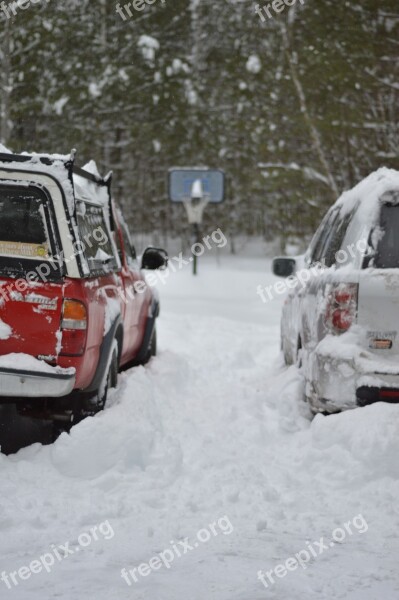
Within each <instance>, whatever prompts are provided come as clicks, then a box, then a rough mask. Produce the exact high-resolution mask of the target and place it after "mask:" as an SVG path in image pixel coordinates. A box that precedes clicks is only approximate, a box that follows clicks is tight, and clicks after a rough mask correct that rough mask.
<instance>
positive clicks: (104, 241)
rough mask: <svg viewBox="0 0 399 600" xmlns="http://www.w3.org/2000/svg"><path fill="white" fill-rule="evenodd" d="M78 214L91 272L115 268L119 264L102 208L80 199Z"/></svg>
mask: <svg viewBox="0 0 399 600" xmlns="http://www.w3.org/2000/svg"><path fill="white" fill-rule="evenodd" d="M76 214H77V222H78V229H79V233H80V238H81V242H82V244H83V248H84V255H85V257H86V260H87V262H88V265H89V268H90V272H91V273H93V274H96V273H97V272H99V271H105V272H107V271H110V270H114V269H115V268H116V266H117V264H116V260H115V256H114V251H113V247H112V244H111V240H110V237H109V232H108V227H107V225H106V223H105V218H104V214H103V211H102V208H101V207H100V206H94V205H92V204H88V203H86V202H82V201H80V202H78V204H77V211H76Z"/></svg>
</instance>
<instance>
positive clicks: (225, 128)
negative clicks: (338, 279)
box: [0, 0, 399, 251]
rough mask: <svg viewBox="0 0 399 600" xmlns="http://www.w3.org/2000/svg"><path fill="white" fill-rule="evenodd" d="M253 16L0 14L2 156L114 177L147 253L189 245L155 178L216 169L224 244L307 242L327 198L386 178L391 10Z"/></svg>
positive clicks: (217, 7) (38, 7)
mask: <svg viewBox="0 0 399 600" xmlns="http://www.w3.org/2000/svg"><path fill="white" fill-rule="evenodd" d="M122 4H124V2H123V3H122ZM260 4H261V6H262V5H263V4H266V2H265V1H264V2H263V0H260ZM254 6H255V3H254V2H252V1H247V0H243V1H233V0H231V1H229V0H217V1H216V0H213V1H211V0H167V2H166V3H165V4H162V3H161V2H160V1H159V0H158V2H156V3H155V4H153V5H152V6H147V7H146V9H145V11H143V12H136V11H133V13H134V15H133V17H132V18H128V19H127V20H126V21H123V20H122V18H121V17H120V16H119V15H118V14H117V13H116V11H115V7H116V2H114V0H96V1H93V0H91V1H89V0H79V1H76V0H63V1H62V2H61V1H60V0H49V2H48V3H47V2H42V3H38V4H32V5H31V6H30V7H29V9H27V10H18V14H17V15H16V16H15V17H14V18H13V19H6V17H5V16H4V14H2V18H1V24H0V26H1V33H0V36H1V37H0V56H1V63H2V67H1V73H0V102H1V113H0V138H1V142H2V143H3V144H5V145H8V146H9V147H11V148H12V149H13V150H14V151H23V150H26V151H43V152H56V153H67V152H69V151H70V149H71V148H77V149H78V163H79V164H81V165H82V164H84V163H85V162H87V160H89V159H91V158H94V159H95V160H96V161H97V163H98V165H99V167H100V169H101V170H102V172H105V171H108V170H109V169H112V170H113V171H114V188H113V189H114V194H115V197H116V198H117V200H118V201H119V203H120V204H121V205H122V206H123V209H124V212H125V213H126V216H127V219H128V221H129V223H130V226H131V227H132V229H133V230H134V231H135V232H142V233H147V232H148V233H151V234H152V236H153V237H154V239H155V241H156V240H158V239H159V242H160V243H161V242H162V243H166V242H167V240H168V238H172V237H177V236H181V235H184V233H185V231H187V224H186V219H185V218H180V217H181V216H183V208H182V207H180V206H177V207H171V206H170V204H169V202H168V199H167V186H166V177H167V170H168V168H169V167H171V166H188V165H203V164H206V165H208V166H212V167H219V168H222V169H224V170H225V171H226V174H227V180H228V189H227V199H226V202H225V204H224V205H222V206H220V207H213V208H212V209H211V210H208V213H207V216H206V219H208V220H209V224H210V223H211V222H212V227H213V226H215V225H216V226H218V227H221V228H222V229H223V231H224V232H225V233H226V235H229V237H230V239H231V240H232V242H233V244H232V250H233V251H234V250H235V248H234V240H235V239H236V238H237V236H249V237H251V236H262V237H263V238H264V239H265V240H272V239H276V240H279V243H280V245H281V250H284V248H285V246H286V244H287V242H288V241H292V240H297V239H305V238H306V237H307V236H308V235H309V233H310V232H311V231H312V230H313V229H314V227H315V226H316V225H317V224H318V221H319V219H320V217H321V214H322V213H323V212H324V211H325V209H326V208H327V207H328V206H329V205H330V204H331V203H332V201H333V200H334V199H335V198H336V196H337V194H338V193H339V192H340V191H342V190H344V189H346V188H348V187H351V186H352V185H354V184H355V183H356V182H357V181H359V180H360V179H361V178H362V177H364V176H365V175H367V174H368V173H369V172H370V171H371V170H374V169H376V168H378V167H380V166H383V165H386V166H390V167H395V168H399V161H398V154H399V127H398V114H399V104H398V99H399V61H398V52H399V7H398V3H397V0H355V1H352V2H346V1H343V0H342V1H341V2H337V1H336V0H305V4H304V6H301V5H300V4H299V3H298V4H297V6H294V7H293V8H292V9H288V8H287V9H286V10H285V11H284V12H283V13H282V14H279V15H276V16H275V18H274V19H273V20H267V22H265V23H262V22H261V20H260V19H259V17H258V16H257V15H256V14H255V11H254ZM204 228H206V222H205V225H204Z"/></svg>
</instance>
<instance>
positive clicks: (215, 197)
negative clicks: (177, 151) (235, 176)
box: [169, 168, 224, 204]
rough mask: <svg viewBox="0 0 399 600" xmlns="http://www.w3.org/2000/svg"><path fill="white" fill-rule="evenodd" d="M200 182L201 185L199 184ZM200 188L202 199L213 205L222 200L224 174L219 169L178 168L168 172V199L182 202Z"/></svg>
mask: <svg viewBox="0 0 399 600" xmlns="http://www.w3.org/2000/svg"><path fill="white" fill-rule="evenodd" d="M199 182H201V184H200V183H199ZM201 187H202V192H203V194H204V197H205V198H207V200H208V202H213V203H215V204H217V203H219V202H223V200H224V173H223V171H221V170H219V169H207V168H180V169H177V168H176V169H170V170H169V199H170V200H171V201H172V202H184V201H185V200H189V199H191V198H192V195H193V191H194V194H196V193H197V192H198V190H199V189H201Z"/></svg>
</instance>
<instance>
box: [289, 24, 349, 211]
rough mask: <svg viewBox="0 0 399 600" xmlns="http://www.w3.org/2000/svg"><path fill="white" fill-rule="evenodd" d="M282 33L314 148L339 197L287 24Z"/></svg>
mask: <svg viewBox="0 0 399 600" xmlns="http://www.w3.org/2000/svg"><path fill="white" fill-rule="evenodd" d="M281 33H282V38H283V46H284V50H285V55H286V57H287V61H288V66H289V69H290V73H291V77H292V81H293V83H294V86H295V89H296V92H297V95H298V99H299V105H300V107H301V113H302V114H303V117H304V119H305V122H306V124H307V126H308V128H309V133H310V137H311V141H312V145H313V148H314V150H315V152H316V153H317V156H318V158H319V161H320V164H321V166H322V167H323V170H324V172H325V174H326V177H327V179H328V182H329V186H330V188H331V191H332V192H333V194H334V199H337V197H338V196H339V195H340V193H339V189H338V185H337V182H336V181H335V177H334V175H333V172H332V169H331V168H330V165H329V163H328V160H327V156H326V154H325V152H324V149H323V145H322V142H321V137H320V134H319V131H318V129H317V127H316V125H315V123H314V121H313V119H312V117H311V116H310V112H309V109H308V104H307V100H306V94H305V90H304V89H303V85H302V82H301V80H300V77H299V73H298V69H297V62H296V60H295V57H294V55H293V53H292V50H291V47H290V40H289V35H288V31H287V27H286V26H285V24H282V25H281Z"/></svg>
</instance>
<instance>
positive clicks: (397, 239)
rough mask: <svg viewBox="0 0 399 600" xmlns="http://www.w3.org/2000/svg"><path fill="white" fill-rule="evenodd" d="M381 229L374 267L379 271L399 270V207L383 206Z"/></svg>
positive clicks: (392, 205) (394, 205)
mask: <svg viewBox="0 0 399 600" xmlns="http://www.w3.org/2000/svg"><path fill="white" fill-rule="evenodd" d="M380 227H381V229H382V236H381V238H380V240H379V242H378V245H377V249H376V254H375V256H374V261H373V263H372V266H373V267H375V268H377V269H397V268H399V235H398V232H399V205H397V204H383V205H382V207H381V216H380Z"/></svg>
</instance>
